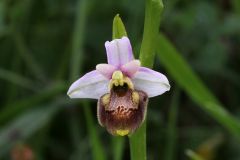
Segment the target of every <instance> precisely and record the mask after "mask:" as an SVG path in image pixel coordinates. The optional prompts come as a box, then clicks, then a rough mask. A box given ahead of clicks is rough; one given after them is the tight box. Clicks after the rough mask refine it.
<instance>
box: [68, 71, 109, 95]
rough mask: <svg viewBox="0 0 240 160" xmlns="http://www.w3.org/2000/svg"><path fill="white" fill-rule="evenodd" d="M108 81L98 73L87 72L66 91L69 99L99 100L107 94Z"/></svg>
mask: <svg viewBox="0 0 240 160" xmlns="http://www.w3.org/2000/svg"><path fill="white" fill-rule="evenodd" d="M108 83H109V80H108V79H107V78H105V77H104V76H103V75H102V74H100V73H99V72H98V71H96V70H94V71H91V72H88V73H87V74H85V75H84V76H83V77H81V78H80V79H78V80H77V81H75V82H74V83H73V84H72V85H71V86H70V88H69V90H68V93H67V94H68V96H69V97H70V98H92V99H99V98H100V97H101V96H102V95H104V94H105V93H107V92H108Z"/></svg>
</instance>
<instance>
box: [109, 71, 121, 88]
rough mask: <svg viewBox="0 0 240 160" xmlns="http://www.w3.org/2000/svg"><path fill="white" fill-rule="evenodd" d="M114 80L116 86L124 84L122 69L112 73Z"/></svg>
mask: <svg viewBox="0 0 240 160" xmlns="http://www.w3.org/2000/svg"><path fill="white" fill-rule="evenodd" d="M112 80H113V83H115V86H118V85H120V86H123V73H122V72H121V71H115V72H114V73H113V75H112Z"/></svg>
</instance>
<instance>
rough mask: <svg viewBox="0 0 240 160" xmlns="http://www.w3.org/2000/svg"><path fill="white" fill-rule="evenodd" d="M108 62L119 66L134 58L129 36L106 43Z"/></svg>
mask: <svg viewBox="0 0 240 160" xmlns="http://www.w3.org/2000/svg"><path fill="white" fill-rule="evenodd" d="M105 47H106V51H107V59H108V64H111V65H114V66H116V67H119V66H121V65H124V64H126V63H128V62H129V61H131V60H133V59H134V57H133V53H132V46H131V43H130V41H129V39H128V38H127V37H122V38H121V39H114V40H112V41H111V42H109V41H107V42H106V43H105Z"/></svg>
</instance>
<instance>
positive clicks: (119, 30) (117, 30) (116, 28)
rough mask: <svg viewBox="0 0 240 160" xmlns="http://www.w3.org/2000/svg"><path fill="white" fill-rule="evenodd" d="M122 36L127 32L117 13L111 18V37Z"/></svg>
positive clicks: (117, 37)
mask: <svg viewBox="0 0 240 160" xmlns="http://www.w3.org/2000/svg"><path fill="white" fill-rule="evenodd" d="M123 36H126V37H127V32H126V29H125V26H124V24H123V22H122V19H121V18H120V17H119V14H117V15H116V16H115V17H114V19H113V27H112V39H119V38H122V37H123Z"/></svg>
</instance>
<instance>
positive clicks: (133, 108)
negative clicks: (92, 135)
mask: <svg viewBox="0 0 240 160" xmlns="http://www.w3.org/2000/svg"><path fill="white" fill-rule="evenodd" d="M110 85H111V84H110ZM147 103H148V96H147V94H146V93H145V92H143V91H137V90H134V89H133V87H132V86H131V82H129V80H127V81H125V82H123V83H122V85H114V83H113V85H111V87H110V93H107V94H105V95H103V96H102V97H101V98H100V99H99V101H98V111H97V112H98V113H97V114H98V121H99V123H100V125H101V126H103V127H106V129H107V130H108V132H109V133H111V134H113V135H120V136H125V135H129V134H131V133H133V132H134V131H135V130H136V129H137V128H138V127H139V126H140V125H141V124H142V122H143V121H144V119H145V115H146V107H147Z"/></svg>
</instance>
